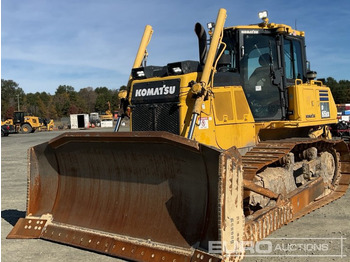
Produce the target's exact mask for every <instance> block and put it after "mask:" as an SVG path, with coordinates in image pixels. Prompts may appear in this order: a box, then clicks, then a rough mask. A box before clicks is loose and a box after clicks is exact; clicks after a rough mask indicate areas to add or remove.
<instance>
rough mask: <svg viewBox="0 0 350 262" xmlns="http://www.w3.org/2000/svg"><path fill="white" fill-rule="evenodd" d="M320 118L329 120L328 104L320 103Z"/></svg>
mask: <svg viewBox="0 0 350 262" xmlns="http://www.w3.org/2000/svg"><path fill="white" fill-rule="evenodd" d="M320 106H321V117H322V118H329V117H330V116H331V114H330V112H329V103H328V102H321V105H320Z"/></svg>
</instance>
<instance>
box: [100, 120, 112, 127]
mask: <svg viewBox="0 0 350 262" xmlns="http://www.w3.org/2000/svg"><path fill="white" fill-rule="evenodd" d="M101 127H113V120H102V121H101Z"/></svg>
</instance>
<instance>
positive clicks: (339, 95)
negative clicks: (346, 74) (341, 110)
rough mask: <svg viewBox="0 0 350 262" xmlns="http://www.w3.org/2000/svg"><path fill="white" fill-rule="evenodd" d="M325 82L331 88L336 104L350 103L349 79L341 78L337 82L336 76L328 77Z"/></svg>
mask: <svg viewBox="0 0 350 262" xmlns="http://www.w3.org/2000/svg"><path fill="white" fill-rule="evenodd" d="M325 84H326V85H327V86H329V88H330V89H331V91H332V94H333V97H334V100H335V103H336V104H347V103H350V81H349V80H340V81H339V82H337V81H336V80H335V79H334V78H332V77H328V78H327V79H326V81H325Z"/></svg>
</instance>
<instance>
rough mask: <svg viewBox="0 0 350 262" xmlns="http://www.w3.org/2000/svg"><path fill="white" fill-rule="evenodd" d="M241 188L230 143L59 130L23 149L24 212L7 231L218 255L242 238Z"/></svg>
mask: <svg viewBox="0 0 350 262" xmlns="http://www.w3.org/2000/svg"><path fill="white" fill-rule="evenodd" d="M242 190H243V177H242V164H241V158H240V155H239V153H238V151H237V150H236V149H235V148H231V149H229V150H227V151H222V150H218V149H215V148H212V147H208V146H205V145H202V144H199V143H197V142H195V141H192V140H188V139H186V138H183V137H180V136H176V135H172V134H169V133H165V132H133V133H65V134H63V135H61V136H59V137H57V138H55V139H52V140H51V141H49V142H48V143H44V144H41V145H38V146H35V147H33V148H31V149H30V150H29V178H28V199H27V216H26V218H23V219H20V220H19V221H18V222H17V224H16V225H15V227H14V228H13V230H12V231H11V232H10V234H9V235H8V238H43V239H48V240H51V241H55V242H60V243H64V244H68V245H73V246H78V247H81V248H85V249H89V250H93V251H97V252H101V253H105V254H108V255H111V256H117V257H122V258H126V259H129V260H135V261H195V260H196V261H220V260H227V259H229V258H230V257H229V256H228V255H227V252H228V250H231V251H232V250H233V247H234V246H235V245H236V243H237V242H238V241H241V240H242V238H243V232H244V231H243V230H244V216H243V204H242V203H243V201H242V195H243V193H242ZM231 251H230V254H231V253H233V252H231ZM241 255H242V254H241V253H239V252H238V253H237V254H234V255H233V256H232V254H231V260H232V258H233V260H238V259H240V258H241Z"/></svg>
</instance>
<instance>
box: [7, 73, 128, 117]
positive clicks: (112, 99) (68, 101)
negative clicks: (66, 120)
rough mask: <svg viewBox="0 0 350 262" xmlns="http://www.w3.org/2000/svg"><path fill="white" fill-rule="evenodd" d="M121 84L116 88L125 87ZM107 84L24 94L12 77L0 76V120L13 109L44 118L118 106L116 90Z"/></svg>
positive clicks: (11, 113) (97, 110) (65, 87)
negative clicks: (104, 85) (8, 78)
mask: <svg viewBox="0 0 350 262" xmlns="http://www.w3.org/2000/svg"><path fill="white" fill-rule="evenodd" d="M125 88H126V87H125V86H121V87H120V89H119V90H121V89H125ZM119 90H111V89H109V88H107V87H97V88H92V87H85V88H82V89H80V90H79V91H75V89H74V87H72V86H69V85H60V86H58V87H57V89H56V91H55V94H53V95H51V94H49V93H47V92H41V93H39V92H36V93H28V94H26V93H25V92H24V91H23V89H22V88H21V87H19V85H18V84H17V83H16V82H14V81H13V80H4V79H1V119H3V120H5V119H8V118H12V117H13V113H14V112H15V111H25V112H28V113H31V114H33V115H35V116H38V117H41V118H47V119H60V118H62V117H68V116H69V115H70V114H80V113H91V112H99V113H104V112H106V111H107V110H108V109H109V105H108V102H109V103H110V107H111V111H114V110H118V109H119V104H118V103H119V101H118V92H119Z"/></svg>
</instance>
